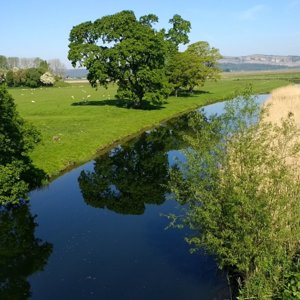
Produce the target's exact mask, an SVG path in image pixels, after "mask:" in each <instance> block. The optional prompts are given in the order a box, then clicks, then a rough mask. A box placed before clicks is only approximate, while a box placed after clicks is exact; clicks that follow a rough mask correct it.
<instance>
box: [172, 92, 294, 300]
mask: <svg viewBox="0 0 300 300" xmlns="http://www.w3.org/2000/svg"><path fill="white" fill-rule="evenodd" d="M263 116H264V112H263V113H262V115H260V109H259V106H258V105H256V104H255V102H254V100H253V99H252V97H251V96H250V94H249V91H247V92H245V94H244V95H242V96H241V97H238V98H237V99H236V100H235V101H233V102H231V103H230V104H228V105H226V109H225V113H224V115H222V116H219V117H216V116H214V117H211V118H207V117H206V116H204V115H202V114H199V115H197V116H196V117H194V118H193V119H192V120H191V121H190V126H191V128H192V130H193V131H194V133H193V134H190V135H188V136H186V141H187V142H188V144H189V145H190V147H189V150H187V151H185V155H186V158H187V162H186V163H183V164H180V168H179V169H177V170H174V171H173V172H172V180H171V188H172V191H173V192H174V193H175V195H176V197H177V199H178V201H179V202H180V203H182V204H185V205H186V209H187V211H186V214H185V216H184V218H183V220H182V222H183V223H184V224H185V225H187V226H189V227H190V228H192V229H193V230H194V232H195V234H194V236H191V237H188V238H187V240H188V242H189V243H190V244H191V245H193V248H194V249H195V250H196V249H198V248H201V247H204V248H205V249H206V250H207V251H208V252H210V253H213V254H215V255H216V258H217V260H218V263H219V266H220V267H221V268H229V269H230V270H232V271H234V272H235V273H237V274H238V276H239V278H240V282H241V283H242V287H241V291H240V297H239V299H249V298H251V297H252V298H254V299H273V298H274V299H275V298H276V296H278V295H279V293H280V289H281V288H282V285H283V277H284V274H285V273H286V271H287V270H289V269H290V267H291V264H292V260H293V257H294V256H295V255H296V253H297V251H298V250H299V240H300V223H299V214H300V203H299V201H298V200H299V197H300V187H299V182H298V180H297V177H298V175H297V174H298V173H297V172H298V171H297V166H296V165H294V164H291V163H289V161H290V160H292V161H293V159H299V150H300V148H299V143H298V137H299V131H298V130H297V128H296V126H295V123H294V120H293V119H291V118H289V119H287V120H284V121H283V122H282V124H280V125H272V124H269V123H267V122H264V121H263V122H257V121H258V120H260V119H263Z"/></svg>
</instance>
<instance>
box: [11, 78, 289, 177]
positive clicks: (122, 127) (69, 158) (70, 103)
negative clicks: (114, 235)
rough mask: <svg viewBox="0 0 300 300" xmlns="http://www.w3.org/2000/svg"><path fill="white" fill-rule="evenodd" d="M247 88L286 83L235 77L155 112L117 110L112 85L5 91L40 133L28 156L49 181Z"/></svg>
mask: <svg viewBox="0 0 300 300" xmlns="http://www.w3.org/2000/svg"><path fill="white" fill-rule="evenodd" d="M250 83H252V84H253V92H254V93H257V94H259V93H268V92H270V91H271V90H273V89H274V88H277V87H280V86H284V85H287V84H288V83H289V81H288V80H284V79H283V78H280V79H278V80H277V79H272V80H268V79H267V78H266V79H265V80H263V79H262V78H259V80H253V79H249V78H243V77H241V78H240V79H239V80H237V79H229V78H224V79H222V80H220V81H218V82H210V83H208V84H206V85H205V86H204V87H203V88H201V90H199V91H196V92H195V94H194V95H192V96H189V97H177V98H175V97H170V98H169V99H168V101H167V103H165V104H164V105H163V106H162V107H161V108H159V109H154V108H153V109H149V110H135V109H127V108H124V107H119V106H117V102H116V100H115V99H114V95H115V92H116V88H117V87H116V86H113V85H111V86H110V87H109V88H108V89H107V90H106V89H104V88H99V89H98V90H97V91H96V90H94V89H92V88H91V87H90V86H89V85H88V84H84V83H80V84H70V85H69V86H67V87H61V88H44V89H34V90H33V89H10V93H11V94H12V95H13V97H14V99H15V100H16V104H17V108H18V111H19V112H20V114H21V116H22V117H23V118H25V119H26V120H28V121H30V122H31V123H33V124H34V125H35V126H36V127H37V128H38V129H39V130H40V132H41V134H42V143H41V144H40V145H38V146H37V148H36V149H35V150H34V152H33V153H32V155H31V157H32V159H33V162H34V164H35V165H36V166H37V167H38V168H41V169H43V170H44V171H45V172H46V173H47V174H48V175H49V176H50V177H56V176H58V175H60V174H61V173H62V172H64V171H66V170H69V169H71V168H74V167H75V166H78V165H80V164H82V163H84V162H86V161H88V160H90V159H92V158H94V157H95V156H97V155H99V153H101V152H104V151H107V150H108V149H109V148H111V147H113V146H115V145H116V144H118V143H121V142H123V141H124V140H127V139H130V138H131V137H133V136H135V135H137V134H139V133H140V132H142V131H145V130H147V129H150V128H153V127H155V126H158V125H159V124H160V123H162V122H164V121H166V120H168V119H171V118H174V117H176V116H178V115H180V114H182V113H185V112H188V111H190V110H193V109H196V108H198V107H201V106H204V105H207V104H210V103H213V102H217V101H223V100H226V99H230V98H231V97H232V93H233V92H234V91H235V90H236V89H238V88H239V89H241V88H244V87H245V86H247V85H249V84H250Z"/></svg>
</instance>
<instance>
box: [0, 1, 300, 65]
mask: <svg viewBox="0 0 300 300" xmlns="http://www.w3.org/2000/svg"><path fill="white" fill-rule="evenodd" d="M124 9H130V10H133V11H134V12H135V13H136V15H137V16H138V17H139V16H141V15H145V14H148V13H154V14H156V15H157V16H158V17H159V20H160V22H159V25H158V26H159V27H165V28H167V27H168V20H169V19H170V18H171V17H172V16H173V15H174V14H180V15H181V16H182V17H183V18H184V19H187V20H189V21H190V22H191V23H192V31H191V33H190V40H191V42H196V41H200V40H201V41H202V40H203V41H207V42H209V43H210V45H211V46H213V47H216V48H219V49H220V52H221V53H222V54H223V55H247V54H276V55H300V17H299V11H300V0H262V1H258V0H207V1H202V0H148V1H146V0H144V1H142V0H110V1H101V0H85V1H77V0H51V1H41V0H13V1H3V3H1V26H0V37H1V43H0V54H2V55H5V56H18V57H41V58H43V59H51V58H59V59H60V60H61V61H62V62H64V63H65V64H66V65H67V66H70V64H69V63H68V60H67V52H68V36H69V32H70V30H71V28H72V27H73V26H74V25H77V24H79V23H81V22H85V21H90V20H92V21H94V20H96V19H97V18H100V17H102V16H104V15H108V14H113V13H116V12H118V11H121V10H124Z"/></svg>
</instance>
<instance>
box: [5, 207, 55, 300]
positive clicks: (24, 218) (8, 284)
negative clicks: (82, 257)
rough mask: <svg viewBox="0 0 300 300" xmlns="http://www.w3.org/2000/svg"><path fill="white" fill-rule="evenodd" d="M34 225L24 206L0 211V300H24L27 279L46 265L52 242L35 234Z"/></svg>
mask: <svg viewBox="0 0 300 300" xmlns="http://www.w3.org/2000/svg"><path fill="white" fill-rule="evenodd" d="M36 226H37V224H36V223H35V217H33V216H32V215H31V213H30V211H29V208H28V206H27V205H23V206H21V207H18V208H11V209H2V210H0V299H3V300H6V299H7V300H23V299H28V298H29V297H30V295H31V292H30V284H29V283H28V281H27V278H28V277H29V276H30V275H32V274H33V273H35V272H37V271H42V270H43V267H44V266H45V265H46V264H47V260H48V258H49V256H50V254H51V253H52V245H51V244H50V243H47V242H43V241H42V240H40V239H38V238H36V237H35V227H36Z"/></svg>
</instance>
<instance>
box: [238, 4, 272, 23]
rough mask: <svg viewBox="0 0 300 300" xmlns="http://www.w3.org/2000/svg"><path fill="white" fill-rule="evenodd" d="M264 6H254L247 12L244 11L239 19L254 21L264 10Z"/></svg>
mask: <svg viewBox="0 0 300 300" xmlns="http://www.w3.org/2000/svg"><path fill="white" fill-rule="evenodd" d="M265 7H266V6H265V5H255V6H253V7H251V8H249V9H247V10H244V11H242V12H241V13H240V15H239V18H240V19H241V20H245V21H248V20H255V19H256V17H257V15H258V14H259V13H260V12H261V11H263V10H264V9H265Z"/></svg>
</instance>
